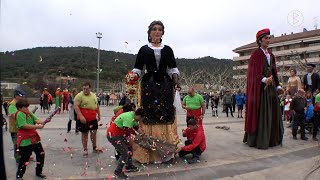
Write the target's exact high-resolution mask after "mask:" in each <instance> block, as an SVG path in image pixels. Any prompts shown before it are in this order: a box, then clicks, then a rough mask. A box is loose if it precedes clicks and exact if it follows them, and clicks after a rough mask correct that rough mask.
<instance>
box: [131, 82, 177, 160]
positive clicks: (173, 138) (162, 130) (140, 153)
mask: <svg viewBox="0 0 320 180" xmlns="http://www.w3.org/2000/svg"><path fill="white" fill-rule="evenodd" d="M140 92H141V91H140V85H139V88H138V92H137V97H138V98H137V99H138V107H140V100H141V95H140V94H141V93H140ZM140 128H141V129H142V130H143V131H144V132H145V134H147V135H149V136H152V137H155V138H157V139H160V140H165V141H167V142H168V143H171V144H178V142H179V137H178V132H177V119H175V121H174V123H173V124H169V125H162V124H161V125H148V124H143V123H141V124H140ZM133 159H135V160H137V161H139V162H140V163H150V162H155V161H159V160H160V159H159V156H158V155H157V153H156V152H155V151H152V150H147V149H144V148H142V147H140V146H139V145H137V144H134V145H133Z"/></svg>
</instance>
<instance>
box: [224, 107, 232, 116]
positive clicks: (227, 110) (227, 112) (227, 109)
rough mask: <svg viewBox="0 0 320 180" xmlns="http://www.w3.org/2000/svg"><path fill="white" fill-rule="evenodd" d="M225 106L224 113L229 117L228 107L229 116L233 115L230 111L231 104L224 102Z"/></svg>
mask: <svg viewBox="0 0 320 180" xmlns="http://www.w3.org/2000/svg"><path fill="white" fill-rule="evenodd" d="M225 107H226V114H227V117H229V109H230V113H231V116H232V117H233V113H232V106H231V104H226V105H225Z"/></svg>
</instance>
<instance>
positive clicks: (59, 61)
mask: <svg viewBox="0 0 320 180" xmlns="http://www.w3.org/2000/svg"><path fill="white" fill-rule="evenodd" d="M135 59H136V55H134V54H127V53H120V52H114V51H105V50H101V51H100V68H101V69H102V71H101V73H100V80H101V81H102V82H103V81H112V82H118V81H121V80H123V79H124V76H125V75H126V73H127V72H128V71H130V70H132V68H133V66H134V63H135ZM0 63H1V80H2V81H10V82H17V83H22V82H24V81H31V82H34V83H37V81H41V80H43V78H46V79H51V80H53V79H54V78H56V77H59V76H60V73H61V76H65V77H66V76H70V77H75V78H81V79H91V80H95V79H96V69H97V49H96V48H90V47H37V48H32V49H23V50H17V51H14V52H2V53H1V60H0ZM177 65H178V68H179V70H180V71H181V72H183V74H185V75H191V76H192V73H193V72H195V71H199V70H201V71H207V72H211V71H212V69H215V68H224V69H228V70H230V71H229V72H230V74H229V75H230V76H231V77H232V60H230V59H216V58H213V57H202V58H197V59H185V58H182V59H177ZM197 81H198V83H201V78H200V80H197ZM39 88H40V85H39Z"/></svg>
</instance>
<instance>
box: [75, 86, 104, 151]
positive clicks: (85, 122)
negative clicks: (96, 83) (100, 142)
mask: <svg viewBox="0 0 320 180" xmlns="http://www.w3.org/2000/svg"><path fill="white" fill-rule="evenodd" d="M82 89H83V91H81V92H80V93H78V94H77V95H76V96H75V98H74V104H73V107H74V110H75V112H76V114H77V120H78V121H80V123H79V131H80V132H81V140H82V147H83V157H88V136H89V132H90V139H91V142H92V149H93V152H94V153H101V152H102V149H101V148H98V147H97V130H98V121H100V117H101V116H100V109H99V106H98V100H97V96H96V95H95V94H94V93H93V92H91V84H90V83H89V82H86V83H84V84H83V85H82Z"/></svg>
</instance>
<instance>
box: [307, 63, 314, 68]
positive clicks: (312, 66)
mask: <svg viewBox="0 0 320 180" xmlns="http://www.w3.org/2000/svg"><path fill="white" fill-rule="evenodd" d="M307 66H312V67H313V68H315V67H316V65H315V64H311V63H309V64H307Z"/></svg>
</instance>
